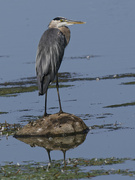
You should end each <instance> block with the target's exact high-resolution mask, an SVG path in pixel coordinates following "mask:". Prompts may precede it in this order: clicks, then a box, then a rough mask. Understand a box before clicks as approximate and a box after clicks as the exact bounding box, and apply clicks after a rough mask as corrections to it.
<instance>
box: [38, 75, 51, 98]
mask: <svg viewBox="0 0 135 180" xmlns="http://www.w3.org/2000/svg"><path fill="white" fill-rule="evenodd" d="M49 84H50V76H44V77H43V78H42V80H39V79H38V90H39V96H42V95H44V94H45V93H46V91H47V89H48V86H49Z"/></svg>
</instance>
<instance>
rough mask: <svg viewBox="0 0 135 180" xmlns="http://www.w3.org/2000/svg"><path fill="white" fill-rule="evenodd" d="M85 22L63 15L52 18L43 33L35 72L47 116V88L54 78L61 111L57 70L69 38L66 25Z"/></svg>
mask: <svg viewBox="0 0 135 180" xmlns="http://www.w3.org/2000/svg"><path fill="white" fill-rule="evenodd" d="M84 23H85V22H81V21H73V20H68V19H66V18H63V17H56V18H54V19H53V20H52V21H51V22H50V24H49V26H48V29H47V30H46V31H45V32H44V33H43V35H42V37H41V39H40V41H39V45H38V49H37V55H36V73H37V82H38V89H39V95H44V94H45V112H44V116H47V111H46V109H47V89H48V86H49V84H50V83H51V82H52V81H53V80H54V79H55V76H56V88H57V93H58V100H59V106H60V111H59V113H62V112H63V111H62V107H61V101H60V95H59V84H58V70H59V67H60V64H61V61H62V58H63V55H64V50H65V47H66V46H67V44H68V43H69V40H70V30H69V28H68V27H67V26H69V25H73V24H84Z"/></svg>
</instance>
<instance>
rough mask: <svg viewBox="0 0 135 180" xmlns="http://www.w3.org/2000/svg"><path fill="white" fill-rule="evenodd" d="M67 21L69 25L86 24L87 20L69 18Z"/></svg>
mask: <svg viewBox="0 0 135 180" xmlns="http://www.w3.org/2000/svg"><path fill="white" fill-rule="evenodd" d="M66 23H67V25H73V24H85V23H86V22H82V21H73V20H67V21H66Z"/></svg>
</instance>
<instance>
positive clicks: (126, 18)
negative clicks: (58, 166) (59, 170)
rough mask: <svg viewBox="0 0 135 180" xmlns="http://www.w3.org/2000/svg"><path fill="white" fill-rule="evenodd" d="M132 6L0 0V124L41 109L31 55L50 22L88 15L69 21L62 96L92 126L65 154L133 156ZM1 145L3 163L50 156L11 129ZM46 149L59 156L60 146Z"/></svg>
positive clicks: (52, 94) (53, 105) (51, 105)
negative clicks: (51, 149) (76, 145)
mask: <svg viewBox="0 0 135 180" xmlns="http://www.w3.org/2000/svg"><path fill="white" fill-rule="evenodd" d="M76 3H77V6H76ZM71 4H72V8H71ZM134 6H135V2H134V0H131V1H130V2H129V1H128V2H127V1H126V0H122V1H121V0H120V1H109V2H108V1H107V0H103V1H100V2H99V1H94V0H91V1H89V0H87V1H85V3H84V2H82V1H81V0H79V1H74V2H72V1H70V0H69V1H68V2H64V3H63V2H62V1H60V2H59V3H54V5H53V7H52V3H51V2H50V1H45V2H44V1H41V2H38V1H36V0H34V1H32V4H31V1H22V2H18V1H16V0H12V1H9V0H7V1H4V0H2V1H1V2H0V22H1V25H0V26H1V28H0V29H1V30H0V88H1V89H0V112H1V114H0V123H4V122H5V120H6V122H8V123H10V124H13V123H19V124H21V125H25V124H26V123H28V122H29V120H33V119H34V120H35V119H37V117H39V116H42V115H43V113H44V97H38V91H37V87H36V78H35V55H36V49H37V44H38V41H39V39H40V36H41V35H42V33H43V31H44V30H45V29H46V28H47V25H48V23H49V21H50V20H51V19H52V18H54V17H56V16H59V15H61V16H64V17H67V18H69V19H70V18H71V19H75V20H82V21H86V22H87V23H86V24H85V25H78V26H77V25H76V26H72V27H70V29H71V33H72V34H71V41H70V43H69V45H68V47H67V49H66V51H65V57H64V60H63V62H62V65H61V68H60V71H59V72H60V85H61V88H60V95H61V100H62V106H63V110H64V111H65V112H69V113H73V114H75V115H77V116H79V117H81V118H82V119H83V120H84V121H85V123H86V124H87V125H88V126H89V127H90V129H91V130H90V132H89V133H88V135H87V137H86V140H85V142H84V143H83V144H82V145H80V146H78V147H77V148H75V149H73V150H69V151H68V152H67V154H66V157H67V158H77V157H82V158H107V157H118V158H131V159H134V158H135V143H134V137H135V121H134V120H135V110H134V105H135V96H134V92H135V61H134V57H135V51H134V49H135V45H134V42H135V36H134V32H135V24H134V21H135V11H134ZM65 7H66V8H65ZM54 85H55V84H52V86H51V87H50V89H49V93H48V112H49V113H55V112H58V111H59V107H58V100H57V94H56V89H55V88H54ZM0 152H1V157H0V163H2V162H4V161H13V162H14V163H17V162H19V163H21V162H23V161H29V160H34V161H39V162H40V161H43V160H44V161H48V156H47V153H46V151H45V150H44V149H43V148H39V147H35V148H31V147H30V146H29V145H27V144H24V143H23V142H21V141H17V140H16V139H14V138H13V137H12V136H9V138H8V140H6V137H5V136H4V137H3V136H1V137H0ZM51 156H52V159H55V160H57V159H62V158H63V154H62V153H61V152H60V151H53V152H51ZM123 166H124V167H123ZM121 167H122V168H124V169H131V170H134V171H135V168H134V167H135V166H134V163H133V162H126V163H125V164H124V165H123V164H121V165H117V166H113V168H117V169H119V168H121Z"/></svg>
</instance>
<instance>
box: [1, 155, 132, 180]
mask: <svg viewBox="0 0 135 180" xmlns="http://www.w3.org/2000/svg"><path fill="white" fill-rule="evenodd" d="M127 160H130V161H132V159H128V158H114V157H113V158H99V159H96V158H93V159H83V158H77V159H68V160H67V161H65V163H63V161H62V160H58V161H53V162H52V163H48V164H47V163H44V162H37V163H36V162H23V164H22V165H20V164H19V163H17V164H13V163H12V162H11V163H6V164H5V165H3V166H0V178H1V179H3V180H4V179H8V178H10V179H52V180H53V179H82V178H84V179H85V178H92V177H97V176H103V175H108V178H109V175H122V176H129V177H133V176H135V171H130V170H129V169H112V168H110V169H109V170H108V168H107V170H106V167H107V166H108V165H115V164H121V163H125V162H126V161H127ZM92 167H94V169H93V168H92ZM109 167H110V166H109ZM114 177H115V176H114Z"/></svg>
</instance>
